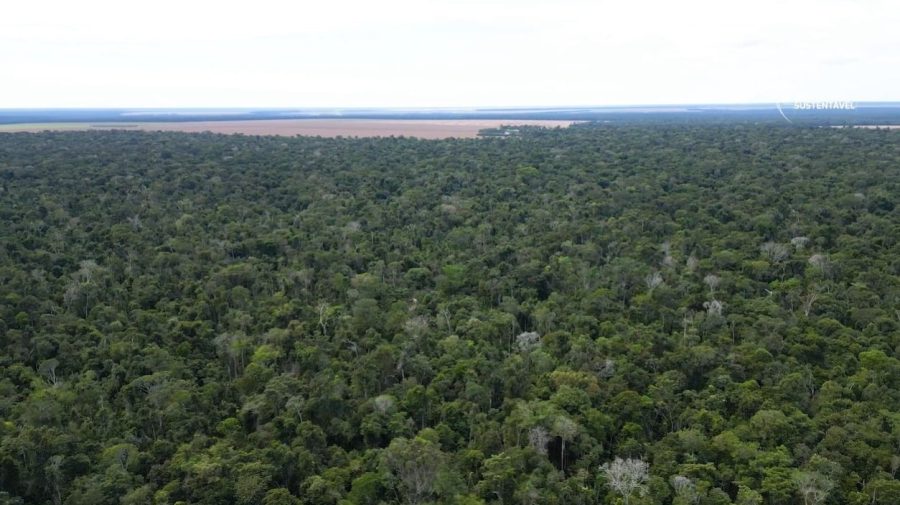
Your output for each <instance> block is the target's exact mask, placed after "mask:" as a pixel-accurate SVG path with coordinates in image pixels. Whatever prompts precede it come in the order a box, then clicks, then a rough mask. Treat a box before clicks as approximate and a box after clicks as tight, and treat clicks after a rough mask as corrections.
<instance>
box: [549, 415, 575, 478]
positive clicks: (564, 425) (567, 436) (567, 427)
mask: <svg viewBox="0 0 900 505" xmlns="http://www.w3.org/2000/svg"><path fill="white" fill-rule="evenodd" d="M580 430H581V428H580V427H579V426H578V424H577V423H576V422H575V421H572V420H571V419H569V418H568V417H566V416H557V418H556V419H555V420H554V421H553V434H554V435H556V436H557V437H559V439H560V442H561V446H560V450H559V469H560V470H563V471H565V469H566V442H571V441H572V440H574V439H575V436H576V435H578V432H579V431H580Z"/></svg>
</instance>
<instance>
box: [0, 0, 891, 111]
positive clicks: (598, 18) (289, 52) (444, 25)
mask: <svg viewBox="0 0 900 505" xmlns="http://www.w3.org/2000/svg"><path fill="white" fill-rule="evenodd" d="M898 27H900V2H897V1H894V0H871V1H866V0H793V1H792V0H780V1H779V0H754V1H740V2H739V1H726V0H709V1H705V0H704V1H690V0H682V1H672V0H659V1H651V0H620V1H602V0H584V1H582V0H556V1H531V0H456V1H437V0H435V1H432V0H409V1H406V0H359V1H357V0H319V1H315V2H312V1H302V0H301V1H293V2H275V1H269V0H242V1H237V2H232V1H227V0H217V1H206V0H177V1H170V0H154V1H143V0H132V1H122V0H116V1H106V0H78V1H73V0H68V1H45V0H23V1H8V2H4V5H3V6H2V8H0V77H2V79H0V107H355V106H394V107H404V106H411V107H422V106H442V107H461V106H489V105H507V106H516V105H616V104H619V105H621V104H665V103H737V102H774V101H780V102H793V101H797V100H810V101H811V100H849V101H876V100H894V101H897V100H900V32H898Z"/></svg>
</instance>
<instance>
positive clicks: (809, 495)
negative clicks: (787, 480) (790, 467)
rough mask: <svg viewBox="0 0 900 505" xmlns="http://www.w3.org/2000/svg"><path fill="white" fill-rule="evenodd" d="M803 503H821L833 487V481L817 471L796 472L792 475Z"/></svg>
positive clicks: (805, 504)
mask: <svg viewBox="0 0 900 505" xmlns="http://www.w3.org/2000/svg"><path fill="white" fill-rule="evenodd" d="M794 482H795V483H796V484H797V492H798V493H800V496H801V497H802V498H803V505H821V504H822V503H825V500H826V499H827V498H828V494H829V493H830V492H831V490H832V488H834V482H832V481H831V479H829V478H827V477H825V476H824V475H822V474H821V473H819V472H803V471H801V472H797V475H796V476H794Z"/></svg>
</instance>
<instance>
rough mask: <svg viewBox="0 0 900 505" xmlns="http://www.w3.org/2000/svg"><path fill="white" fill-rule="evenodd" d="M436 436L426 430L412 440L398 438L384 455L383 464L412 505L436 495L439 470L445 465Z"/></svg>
mask: <svg viewBox="0 0 900 505" xmlns="http://www.w3.org/2000/svg"><path fill="white" fill-rule="evenodd" d="M434 435H435V434H434V432H433V431H431V430H424V431H423V432H421V433H420V434H419V435H418V436H416V437H415V438H413V439H412V440H410V439H407V438H403V437H400V438H395V439H394V440H392V441H391V443H390V445H389V446H388V447H387V448H386V449H385V450H384V452H383V453H382V458H381V461H382V464H383V465H384V466H385V468H386V469H387V470H388V471H389V472H390V473H391V474H392V475H393V476H394V477H395V478H396V479H397V480H398V481H399V486H398V487H399V488H400V490H401V492H402V493H403V496H404V497H405V498H406V502H407V503H409V504H411V505H418V504H419V503H424V502H425V501H427V500H428V499H429V498H430V497H431V496H432V495H433V493H434V491H435V482H436V481H437V477H438V471H439V470H440V469H441V468H442V466H443V465H444V464H445V462H446V458H445V456H444V453H443V452H442V451H441V449H440V447H438V446H437V444H436V443H435V442H434V441H433V438H434Z"/></svg>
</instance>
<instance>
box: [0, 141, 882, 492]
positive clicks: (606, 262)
mask: <svg viewBox="0 0 900 505" xmlns="http://www.w3.org/2000/svg"><path fill="white" fill-rule="evenodd" d="M521 131H522V135H521V136H519V137H516V138H508V139H504V138H491V139H475V140H440V141H424V140H416V139H411V138H381V139H350V138H338V139H324V138H303V137H296V138H279V137H248V136H224V135H213V134H185V133H137V132H77V133H41V134H2V135H0V504H3V505H9V504H54V505H56V504H62V503H65V504H91V505H96V504H123V505H131V504H151V503H153V504H174V503H185V504H186V503H198V504H231V503H236V504H256V503H262V504H266V505H283V504H304V505H377V504H392V503H404V504H416V505H419V504H459V505H463V504H465V505H477V504H506V505H509V504H526V505H530V504H533V505H537V504H550V505H553V504H559V505H563V504H566V505H568V504H599V503H603V504H617V503H625V504H628V505H640V504H644V505H649V504H666V505H668V504H673V505H674V504H678V505H687V504H703V505H707V504H709V505H712V504H722V505H725V504H739V505H756V504H770V505H774V504H791V503H803V504H805V505H813V504H844V503H847V504H860V505H861V504H872V503H876V504H897V503H900V480H898V469H900V410H898V406H900V362H898V351H900V326H898V324H900V282H898V281H900V277H898V275H900V215H898V213H900V211H898V208H897V207H896V203H897V199H898V195H900V136H898V132H896V131H883V130H856V129H832V128H808V127H791V126H784V127H778V126H766V127H762V126H752V125H733V126H723V125H719V126H702V125H696V126H686V125H681V126H678V125H656V126H654V125H643V126H616V127H603V126H594V125H579V126H575V127H571V128H569V129H565V130H561V129H559V130H542V129H536V128H522V130H521Z"/></svg>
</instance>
